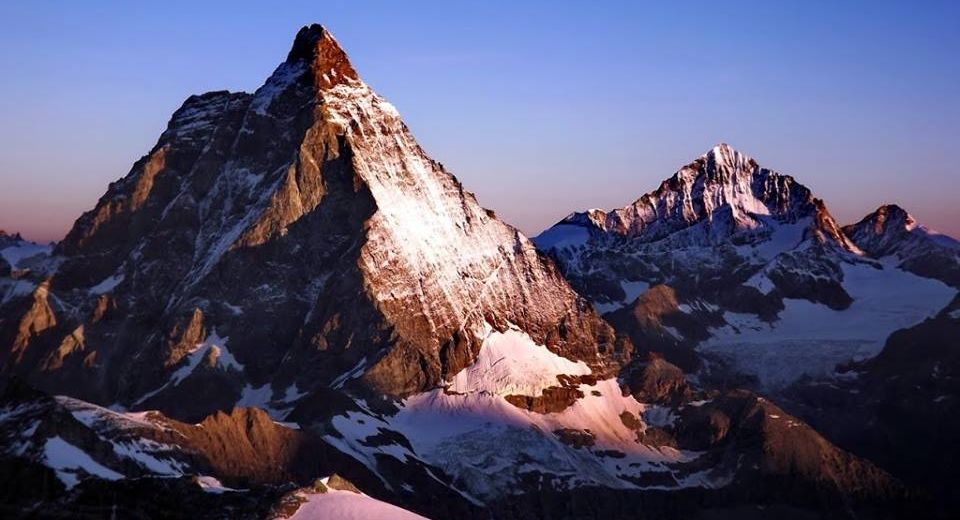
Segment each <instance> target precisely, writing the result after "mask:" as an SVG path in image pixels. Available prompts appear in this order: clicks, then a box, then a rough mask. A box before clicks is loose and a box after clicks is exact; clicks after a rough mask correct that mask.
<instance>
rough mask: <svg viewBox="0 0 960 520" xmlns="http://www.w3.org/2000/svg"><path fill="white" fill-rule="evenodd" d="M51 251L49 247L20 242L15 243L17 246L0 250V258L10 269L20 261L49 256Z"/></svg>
mask: <svg viewBox="0 0 960 520" xmlns="http://www.w3.org/2000/svg"><path fill="white" fill-rule="evenodd" d="M52 249H53V248H52V247H50V246H49V245H41V244H34V243H33V242H27V241H22V242H19V243H17V245H13V246H9V247H5V248H4V249H3V250H0V256H2V257H3V259H4V260H6V261H7V263H8V264H10V267H13V268H16V267H18V266H19V263H20V262H21V261H22V260H26V259H27V258H30V257H32V256H36V255H39V254H44V255H46V254H50V251H51V250H52Z"/></svg>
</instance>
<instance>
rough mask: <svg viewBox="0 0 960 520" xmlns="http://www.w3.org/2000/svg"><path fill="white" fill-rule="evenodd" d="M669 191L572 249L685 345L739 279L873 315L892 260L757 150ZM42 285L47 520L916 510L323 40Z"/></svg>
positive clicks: (23, 430)
mask: <svg viewBox="0 0 960 520" xmlns="http://www.w3.org/2000/svg"><path fill="white" fill-rule="evenodd" d="M641 201H643V202H642V203H641V202H638V204H637V205H635V206H634V207H633V208H632V209H629V208H628V209H626V210H623V211H621V212H613V213H611V214H610V215H606V214H603V215H602V218H601V215H600V214H597V213H592V214H588V215H586V216H582V217H573V218H571V219H570V220H569V222H565V223H564V224H563V229H562V230H561V231H562V233H560V234H559V235H555V237H554V240H553V242H552V247H550V248H549V249H552V251H553V254H554V255H555V256H556V257H557V258H558V260H560V262H561V265H562V266H563V269H564V270H565V272H566V273H567V274H571V273H574V274H573V275H571V276H570V279H571V281H572V282H573V285H574V286H576V287H580V288H581V289H583V290H584V292H585V294H587V295H588V296H589V297H591V298H593V299H594V300H595V301H598V302H599V303H605V304H607V305H610V306H620V307H622V309H621V310H622V311H624V312H626V311H627V310H628V309H629V310H631V312H634V313H639V314H636V316H638V320H639V317H641V316H642V317H643V318H644V319H646V320H647V321H644V322H643V324H645V325H644V327H646V325H649V326H650V327H652V328H658V327H659V328H658V329H657V330H662V331H665V333H667V334H673V332H671V327H673V325H671V323H673V322H671V321H670V319H672V318H670V317H669V316H672V315H674V314H677V315H680V314H683V315H686V314H691V315H696V316H697V317H696V319H691V321H690V322H689V323H686V324H684V325H683V326H682V327H681V328H683V329H684V330H687V331H694V332H695V331H697V330H700V329H698V328H697V327H701V328H702V327H705V326H706V325H704V323H708V322H705V321H703V320H705V319H711V318H714V319H716V320H719V321H718V323H717V325H716V327H717V328H719V327H722V325H723V324H724V323H726V322H725V321H722V320H725V319H733V318H732V317H731V316H728V315H727V314H724V312H725V311H724V309H727V310H729V309H740V308H739V307H736V306H735V305H736V303H735V302H736V301H739V300H738V299H737V298H733V299H729V300H722V299H721V297H722V296H723V295H727V294H732V293H731V292H730V288H731V287H741V288H742V289H741V292H742V294H748V295H750V298H749V303H748V304H745V305H748V306H752V307H749V308H746V309H740V312H753V313H754V314H751V316H760V317H768V318H769V317H770V316H775V315H777V313H778V312H779V313H781V315H784V314H783V312H784V310H785V304H784V303H783V301H784V300H785V299H789V298H804V299H805V300H803V301H811V302H819V303H816V304H813V303H811V304H812V305H819V306H821V307H823V308H825V309H828V310H831V311H834V312H849V311H850V310H851V309H854V308H855V306H856V305H857V299H856V298H857V296H858V293H856V292H855V291H854V292H852V293H851V292H848V291H850V290H851V289H850V286H849V284H847V279H846V277H847V276H848V275H847V271H846V269H847V266H848V265H849V266H854V267H851V269H863V270H866V269H869V270H876V269H878V268H879V267H881V264H879V263H877V262H875V261H873V260H870V259H867V258H865V257H863V256H862V253H861V251H860V249H859V248H858V247H857V246H855V245H854V244H853V243H852V242H850V241H849V240H848V239H847V238H846V236H845V235H844V234H843V232H842V231H840V228H839V226H837V225H836V223H835V222H834V221H833V219H832V218H831V217H830V216H829V213H827V212H826V209H825V208H824V206H823V204H822V203H820V202H819V201H817V200H816V199H813V198H812V197H811V196H810V193H809V191H808V190H806V189H805V188H803V187H802V186H799V185H797V184H796V183H795V182H794V181H793V180H792V179H790V178H789V177H785V176H780V175H778V174H775V173H773V172H770V171H767V170H763V169H760V168H759V167H757V166H756V164H755V163H754V162H753V161H752V160H750V159H748V158H746V157H744V156H742V155H741V154H738V153H736V152H734V151H733V150H731V149H729V147H725V146H721V147H718V148H717V149H715V150H713V151H712V152H711V153H710V154H708V155H707V156H704V157H703V158H701V159H700V160H698V161H697V162H695V163H693V164H692V165H690V166H689V167H687V168H685V169H684V170H682V171H681V172H679V173H678V174H677V175H676V176H674V178H673V179H671V180H669V181H667V182H666V183H664V185H663V186H661V189H660V190H658V191H657V192H656V193H655V194H653V195H650V196H648V197H646V198H645V199H641ZM658 215H664V216H666V217H665V218H664V219H660V218H659V217H658ZM571 232H574V233H573V237H572V238H571ZM577 233H579V234H577ZM543 240H547V239H546V238H543V237H541V245H544V242H543ZM631 244H636V245H637V246H636V249H631V248H633V247H635V246H633V245H631ZM588 249H595V252H596V255H592V253H590V252H588V251H587V250H588ZM718 252H719V255H718ZM624 253H626V256H624ZM663 255H666V256H663ZM18 258H19V257H18ZM620 258H629V259H630V262H627V263H625V262H624V261H622V260H620ZM663 258H669V259H671V260H672V262H670V263H669V268H668V267H667V265H668V264H659V265H658V263H657V262H658V261H659V260H662V259H663ZM25 262H26V263H25ZM634 262H635V263H634ZM743 262H746V267H744V266H742V265H741V264H742V263H743ZM15 264H16V265H15V266H13V265H12V267H16V269H10V271H9V273H3V277H4V279H5V281H4V283H11V284H14V283H15V284H21V285H20V287H21V289H18V290H16V291H14V292H13V293H8V294H11V296H10V298H9V299H5V300H4V302H3V303H2V304H0V347H2V349H0V375H2V378H3V381H2V382H3V383H6V386H7V389H8V390H6V391H5V393H4V395H3V399H2V402H0V405H2V408H0V435H2V436H3V438H4V439H5V442H4V448H3V450H2V454H0V456H2V460H0V462H2V464H0V481H2V482H28V483H32V484H34V485H32V486H23V487H26V488H27V489H28V490H29V491H30V492H29V493H25V494H23V497H22V500H23V502H16V503H17V504H20V505H21V506H23V507H28V506H30V505H31V504H39V505H37V506H35V507H40V508H41V509H39V510H36V511H34V512H36V513H38V514H39V515H41V516H42V515H43V514H45V513H47V512H48V511H51V510H52V511H83V510H84V508H85V507H87V506H89V505H90V504H95V505H99V507H101V508H103V507H104V506H103V505H104V504H113V507H117V506H118V504H119V505H120V506H122V507H124V508H130V507H140V508H142V507H144V506H143V505H142V504H140V505H137V504H138V502H137V501H136V499H135V498H130V497H141V498H143V497H147V498H143V500H145V502H144V503H146V504H149V506H150V507H153V508H159V509H156V511H160V512H161V513H162V515H161V516H170V517H188V518H189V517H197V516H206V515H205V513H209V512H210V511H227V512H229V513H233V514H232V515H228V516H232V517H250V518H263V517H286V516H291V515H293V516H294V517H298V515H299V516H311V515H314V516H315V515H316V514H319V512H320V511H326V512H331V511H336V510H338V508H340V509H343V508H346V507H355V508H361V509H363V510H365V511H366V510H368V509H369V510H370V511H371V514H374V513H376V514H380V513H382V512H383V511H384V510H385V507H386V506H384V505H383V504H381V503H379V502H376V501H375V500H374V499H375V498H376V499H379V500H383V501H387V502H390V503H392V504H397V505H400V506H402V507H404V508H406V509H409V510H410V511H415V512H416V513H418V514H423V515H426V516H431V517H435V518H478V519H479V518H484V519H489V518H516V517H524V518H526V517H531V518H537V517H550V518H582V517H589V518H598V517H623V516H636V514H637V512H638V511H642V514H644V515H649V516H652V517H657V518H686V517H690V516H695V514H700V513H703V514H705V515H707V516H710V515H711V514H715V515H725V514H731V513H730V511H735V513H732V514H738V513H756V514H762V512H763V511H764V510H765V509H764V508H766V507H767V506H768V505H773V506H776V507H779V508H785V509H786V510H788V511H799V513H798V514H801V513H802V512H803V511H805V510H811V509H812V510H823V509H824V508H826V507H827V506H826V505H825V504H841V503H842V504H843V507H844V510H845V511H860V510H861V509H863V508H874V507H877V505H878V504H882V505H888V506H889V507H890V508H893V509H891V510H896V509H895V508H896V507H899V506H902V505H903V504H909V503H910V502H909V501H905V500H907V498H908V497H907V496H906V495H904V494H903V492H902V491H903V489H902V488H901V486H900V485H899V483H898V482H896V480H895V479H894V478H892V477H891V476H890V475H888V474H887V473H886V472H884V471H883V470H881V469H879V468H877V467H876V466H874V465H873V464H872V463H871V462H869V461H867V460H864V459H861V458H858V457H856V456H854V455H851V454H850V453H848V452H846V451H843V450H840V449H838V448H836V447H835V446H834V445H832V444H831V443H830V442H829V441H827V440H826V439H825V438H823V437H822V436H820V435H819V434H818V433H817V432H816V431H814V430H813V429H811V428H810V427H809V426H807V425H806V424H805V423H804V422H803V421H801V420H800V419H798V418H796V417H794V416H792V415H790V414H789V413H787V412H785V411H784V410H783V409H781V408H780V407H778V406H777V405H776V404H774V403H772V402H770V401H769V400H767V399H765V398H763V397H760V396H758V395H757V394H755V393H752V392H750V391H747V390H742V389H732V390H728V389H712V388H707V387H704V386H701V385H699V384H697V382H696V381H695V380H692V381H691V380H688V378H687V377H686V375H685V374H684V372H683V371H682V370H681V369H680V368H678V367H676V366H675V365H674V364H672V363H670V362H669V360H666V359H663V358H661V357H659V356H657V355H655V354H654V353H652V352H651V350H653V349H651V348H650V346H649V345H646V344H642V343H641V344H638V345H636V346H637V347H638V348H637V349H636V350H635V349H634V345H633V344H632V343H631V341H630V340H629V339H628V338H626V337H625V336H623V335H621V336H617V335H616V333H615V331H614V329H613V328H612V327H611V326H610V325H609V324H608V323H607V321H605V320H604V319H603V318H601V317H600V315H599V314H598V313H597V312H596V311H595V310H594V307H593V306H592V305H591V304H590V303H589V302H588V300H586V299H585V298H583V297H581V296H580V295H578V293H577V292H575V291H574V289H573V288H572V287H571V285H570V284H568V282H567V281H566V279H565V278H564V276H563V275H562V274H561V271H560V270H559V269H558V268H557V267H556V265H555V264H554V262H553V261H552V260H551V259H550V258H548V257H546V256H545V255H542V254H541V253H540V252H538V250H537V249H536V248H535V247H534V245H533V244H532V243H531V242H530V241H529V240H528V239H527V238H525V237H524V236H523V235H522V234H521V233H519V232H518V231H517V230H515V229H514V228H512V227H510V226H509V225H507V224H504V223H503V222H501V221H499V220H498V219H497V218H496V217H495V216H494V215H493V214H492V213H491V212H488V211H486V210H484V209H483V208H482V207H480V206H479V204H478V203H477V201H476V200H475V198H474V197H473V195H471V194H470V193H469V192H467V191H465V190H464V189H463V187H462V186H461V185H460V184H459V183H458V182H457V180H456V179H455V178H454V177H453V176H452V175H451V174H450V173H449V172H447V171H446V170H444V169H443V167H442V166H441V165H440V164H438V163H436V162H435V161H433V160H431V159H430V158H429V157H428V156H427V155H426V154H425V152H424V151H423V150H422V149H421V148H420V147H419V145H418V144H417V143H416V141H415V140H414V138H413V137H412V135H411V133H410V131H409V130H408V129H407V127H406V126H405V125H404V124H403V122H402V120H401V119H400V117H399V115H398V113H397V111H396V109H394V108H393V107H392V106H391V105H390V104H389V103H387V102H386V101H385V100H384V99H383V98H381V97H380V96H379V95H377V94H376V93H374V92H373V90H372V89H371V88H370V87H369V86H368V85H366V84H365V83H364V82H363V81H361V80H360V78H359V75H358V74H357V72H356V71H355V69H354V68H353V66H352V64H351V63H350V61H349V60H348V59H347V56H346V54H345V53H344V52H343V50H342V49H341V47H340V46H339V44H337V42H336V41H335V40H334V39H333V37H332V36H331V35H330V34H329V32H328V31H327V30H325V29H324V28H323V27H321V26H318V25H314V26H310V27H305V28H303V29H302V30H301V31H300V32H299V33H298V35H297V37H296V40H295V42H294V44H293V47H292V49H291V51H290V53H289V55H288V57H287V59H286V60H285V61H284V62H283V63H282V64H281V65H280V66H279V67H278V68H277V69H276V70H275V71H274V73H273V74H272V75H271V76H270V77H269V78H268V79H267V81H266V83H265V84H264V85H263V86H262V87H261V88H260V89H258V90H257V91H256V92H255V93H253V94H246V93H229V92H211V93H207V94H203V95H200V96H192V97H190V98H189V99H188V100H187V101H186V102H185V103H184V105H183V106H182V107H181V108H180V109H178V110H177V111H176V112H175V113H174V115H173V117H172V119H171V121H170V123H169V125H168V127H167V129H166V130H165V131H164V133H163V134H162V135H161V137H160V139H159V141H158V143H157V145H156V146H155V147H154V148H153V149H152V150H151V151H150V152H149V153H148V154H147V155H146V156H145V157H143V158H142V159H141V160H140V161H138V162H137V163H136V164H135V165H134V166H133V168H132V170H131V171H130V173H129V174H128V175H127V176H125V177H124V178H122V179H120V180H119V181H117V182H114V183H112V184H111V185H110V187H109V188H108V190H107V192H106V194H105V195H104V196H103V197H102V198H101V199H100V201H99V202H98V204H97V206H96V207H95V208H94V209H93V210H91V211H90V212H87V213H85V214H84V215H83V216H81V217H80V218H79V219H78V220H77V222H76V224H75V225H74V227H73V229H72V230H71V231H70V233H69V234H68V236H67V237H66V238H65V239H64V240H63V241H62V242H61V243H59V244H58V245H57V246H56V248H55V249H54V250H53V251H52V252H47V253H43V254H40V255H31V258H30V260H29V262H27V260H26V259H24V260H20V259H18V260H17V261H16V262H15ZM731 266H737V267H738V269H737V270H735V272H733V273H731V272H729V268H730V267H731ZM634 267H636V268H637V269H638V271H636V272H634V271H633V268H634ZM645 269H648V270H645ZM857 272H860V271H857ZM576 273H579V274H576ZM624 273H629V276H626V277H622V278H617V277H616V276H618V275H622V274H624ZM636 273H645V274H636ZM711 273H712V274H711ZM578 276H579V278H578ZM905 276H912V275H906V274H905ZM586 282H590V283H589V284H587V283H586ZM664 282H669V283H671V285H672V286H675V287H676V290H674V289H672V288H669V287H667V286H665V285H659V286H657V288H652V289H651V290H649V291H646V292H644V293H643V296H641V297H640V298H639V299H636V298H635V295H634V297H631V296H628V295H626V294H623V293H625V291H627V290H629V291H633V292H640V291H639V290H638V289H640V288H644V287H646V286H647V285H650V284H653V283H661V284H662V283H664ZM595 283H596V284H599V285H596V286H595V285H594V284H595ZM931 283H938V284H939V282H931ZM604 284H607V285H604ZM631 284H633V285H631ZM765 284H770V285H772V286H775V288H776V289H775V290H768V289H767V287H766V285H765ZM701 286H703V287H711V288H712V289H711V291H712V292H708V293H704V295H701V296H691V294H694V293H693V291H694V290H695V289H698V288H699V287H701ZM601 297H605V298H606V299H605V300H604V299H601ZM628 300H630V301H628ZM634 300H635V301H634ZM731 302H734V303H731ZM851 302H853V303H851ZM627 304H631V305H632V307H628V306H627ZM821 304H823V305H821ZM611 308H612V307H611ZM839 309H846V310H844V311H840V310H839ZM728 314H729V312H728ZM758 319H759V318H758ZM611 321H612V320H611ZM636 323H640V322H639V321H637V322H636ZM644 327H641V329H642V330H647V328H649V327H647V328H644ZM678 327H680V326H679V325H678ZM676 330H677V331H678V332H677V334H681V332H680V328H677V329H676ZM711 330H712V329H711ZM638 338H639V339H641V340H643V341H647V340H648V339H649V337H648V336H642V335H641V336H638ZM26 386H30V387H36V388H38V389H39V391H34V390H33V389H32V388H29V389H28V388H25V387H26ZM50 394H54V395H55V396H52V395H50ZM56 394H59V395H56ZM154 410H158V411H154ZM334 473H336V474H338V475H344V476H345V477H346V478H348V479H349V480H350V482H352V483H353V485H355V486H356V487H357V488H358V489H360V490H362V491H363V493H364V494H365V495H359V496H352V495H342V494H340V492H348V491H345V490H344V489H341V488H338V487H333V486H332V485H328V484H330V483H331V481H333V480H334V479H333V477H330V475H332V474H334ZM159 477H164V478H159ZM326 477H330V480H327V481H326V483H324V481H322V480H321V481H320V482H319V483H316V484H311V481H312V480H313V479H323V478H326ZM37 483H48V484H49V485H48V484H42V485H38V484H37ZM311 486H312V487H311ZM0 487H2V486H0ZM328 487H333V489H334V490H335V491H331V490H330V489H328ZM346 487H349V486H346ZM10 489H14V488H10ZM324 491H326V493H324ZM320 495H324V496H320ZM364 496H366V497H367V498H363V497H364ZM117 497H121V498H117ZM184 497H186V498H187V499H188V500H186V501H184V500H183V498H184ZM14 498H15V497H14ZM14 498H11V499H10V500H13V499H14ZM182 502H186V503H182ZM4 503H9V500H7V499H5V502H4ZM344 503H347V504H352V505H349V506H345V505H343V504H344ZM24 504H25V505H24ZM811 504H816V505H814V506H811ZM265 505H267V506H269V507H268V508H267V509H266V510H265V509H264V507H265ZM43 508H47V509H43ZM386 510H387V511H388V513H386V514H395V515H397V516H399V515H401V514H405V513H401V512H398V511H395V510H392V509H389V508H386ZM101 511H102V509H101ZM135 512H136V513H140V512H142V510H140V509H138V510H137V511H135Z"/></svg>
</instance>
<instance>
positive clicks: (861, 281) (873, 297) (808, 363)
mask: <svg viewBox="0 0 960 520" xmlns="http://www.w3.org/2000/svg"><path fill="white" fill-rule="evenodd" d="M843 275H844V278H843V285H844V287H845V288H846V290H847V291H848V292H849V294H850V296H852V297H853V300H854V301H853V304H851V306H850V307H849V308H847V309H845V310H842V311H836V310H833V309H830V308H829V307H827V306H825V305H820V304H816V303H812V302H810V301H807V300H794V299H785V300H784V305H785V307H786V308H785V309H784V310H783V311H782V312H781V313H780V316H779V319H778V320H777V321H775V322H773V323H765V322H763V321H761V320H759V319H758V318H757V317H756V316H754V315H751V314H737V313H732V312H727V313H725V314H724V318H725V319H726V321H727V323H728V325H726V326H724V327H722V328H719V329H713V337H712V338H710V339H709V340H707V341H705V342H704V343H702V344H701V345H700V346H699V347H698V349H699V350H700V351H702V352H705V353H711V354H717V355H719V356H720V357H722V358H724V359H726V360H727V361H729V362H730V363H731V364H732V365H733V367H734V368H735V369H737V370H738V371H739V372H742V373H745V374H749V375H753V376H756V377H757V378H758V380H759V382H760V384H761V385H762V386H763V387H764V388H767V389H777V388H781V387H783V386H786V385H789V384H790V383H793V382H795V381H797V380H798V379H800V378H801V377H803V376H804V375H808V376H811V377H822V376H829V375H831V374H833V373H834V369H835V368H836V366H837V365H838V364H842V363H847V362H850V361H860V360H864V359H868V358H871V357H873V356H876V355H877V354H878V353H879V352H880V350H881V349H883V345H884V342H885V341H886V339H887V337H888V336H889V335H890V334H891V333H893V332H894V331H896V330H899V329H903V328H906V327H910V326H912V325H915V324H917V323H919V322H921V321H923V320H924V319H926V318H928V317H931V316H933V315H935V314H936V313H937V312H939V311H940V310H941V309H943V307H944V306H946V305H947V304H948V303H949V302H950V301H951V299H953V297H954V296H955V295H956V290H954V289H953V288H951V287H948V286H947V285H945V284H944V283H942V282H940V281H937V280H932V279H930V278H921V277H919V276H916V275H913V274H910V273H908V272H906V271H903V270H900V269H897V268H895V267H894V266H892V265H891V264H889V263H885V264H883V268H882V269H876V268H874V267H871V266H870V265H868V264H856V265H851V264H845V265H844V266H843Z"/></svg>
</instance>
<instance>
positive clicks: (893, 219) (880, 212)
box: [866, 204, 917, 231]
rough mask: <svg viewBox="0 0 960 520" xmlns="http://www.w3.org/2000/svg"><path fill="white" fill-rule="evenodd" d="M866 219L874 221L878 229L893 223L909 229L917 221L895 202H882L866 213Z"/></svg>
mask: <svg viewBox="0 0 960 520" xmlns="http://www.w3.org/2000/svg"><path fill="white" fill-rule="evenodd" d="M866 219H868V220H870V221H872V222H874V224H875V225H876V226H878V229H880V228H883V227H886V226H887V225H895V226H897V227H902V228H903V229H906V230H908V231H909V230H911V229H914V228H915V227H916V226H917V221H916V219H914V218H913V215H911V214H910V213H908V212H907V210H905V209H903V208H902V207H900V206H898V205H896V204H884V205H882V206H880V207H879V208H877V210H876V211H874V212H873V213H871V214H870V215H867V217H866Z"/></svg>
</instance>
